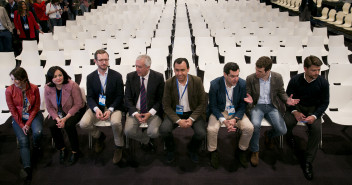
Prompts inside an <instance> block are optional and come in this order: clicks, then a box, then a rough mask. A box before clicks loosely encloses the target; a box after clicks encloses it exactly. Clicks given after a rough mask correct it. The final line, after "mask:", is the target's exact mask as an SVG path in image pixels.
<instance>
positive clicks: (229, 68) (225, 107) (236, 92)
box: [207, 62, 253, 169]
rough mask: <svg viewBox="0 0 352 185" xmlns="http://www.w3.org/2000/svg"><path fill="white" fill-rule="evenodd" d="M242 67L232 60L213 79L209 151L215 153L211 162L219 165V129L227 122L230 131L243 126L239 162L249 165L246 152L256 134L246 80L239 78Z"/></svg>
mask: <svg viewBox="0 0 352 185" xmlns="http://www.w3.org/2000/svg"><path fill="white" fill-rule="evenodd" d="M239 73H240V69H239V67H238V65H237V64H236V63H233V62H229V63H226V64H225V66H224V74H223V76H221V77H218V78H216V79H214V80H213V81H211V82H210V90H209V109H210V113H211V115H210V117H209V122H208V128H207V130H208V133H207V138H208V151H209V152H211V157H210V164H211V165H212V166H213V167H214V168H215V169H216V168H218V167H219V159H218V152H217V139H218V132H219V128H220V126H221V125H222V124H224V125H225V126H226V128H227V131H228V132H234V131H236V128H238V129H240V130H241V132H242V134H241V138H240V140H239V144H238V148H239V149H238V151H239V161H240V163H241V164H242V165H243V166H244V167H247V164H248V162H247V156H246V155H245V154H246V153H245V151H246V150H247V148H248V146H249V141H250V140H251V138H252V134H253V125H252V123H251V121H250V120H249V119H248V117H247V116H246V114H245V112H246V107H247V103H246V102H245V101H244V98H246V81H245V80H243V79H242V78H239Z"/></svg>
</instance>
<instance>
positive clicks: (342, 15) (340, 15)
mask: <svg viewBox="0 0 352 185" xmlns="http://www.w3.org/2000/svg"><path fill="white" fill-rule="evenodd" d="M345 16H346V14H345V13H343V12H338V13H337V14H336V20H335V21H333V22H328V23H330V24H334V25H341V24H343V19H344V18H345Z"/></svg>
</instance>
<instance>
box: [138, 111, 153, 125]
mask: <svg viewBox="0 0 352 185" xmlns="http://www.w3.org/2000/svg"><path fill="white" fill-rule="evenodd" d="M141 115H142V123H147V121H148V119H149V118H150V116H152V114H150V113H149V112H147V113H142V114H141Z"/></svg>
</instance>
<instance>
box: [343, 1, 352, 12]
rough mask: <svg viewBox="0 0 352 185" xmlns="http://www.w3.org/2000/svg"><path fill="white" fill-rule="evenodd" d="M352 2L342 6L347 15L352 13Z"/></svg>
mask: <svg viewBox="0 0 352 185" xmlns="http://www.w3.org/2000/svg"><path fill="white" fill-rule="evenodd" d="M350 8H351V3H347V2H346V3H345V4H343V6H342V12H343V13H344V14H345V15H346V14H349V13H350Z"/></svg>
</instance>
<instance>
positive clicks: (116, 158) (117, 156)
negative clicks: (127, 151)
mask: <svg viewBox="0 0 352 185" xmlns="http://www.w3.org/2000/svg"><path fill="white" fill-rule="evenodd" d="M121 158H122V148H117V149H115V152H114V157H113V158H112V163H113V164H117V163H119V162H120V160H121Z"/></svg>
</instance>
